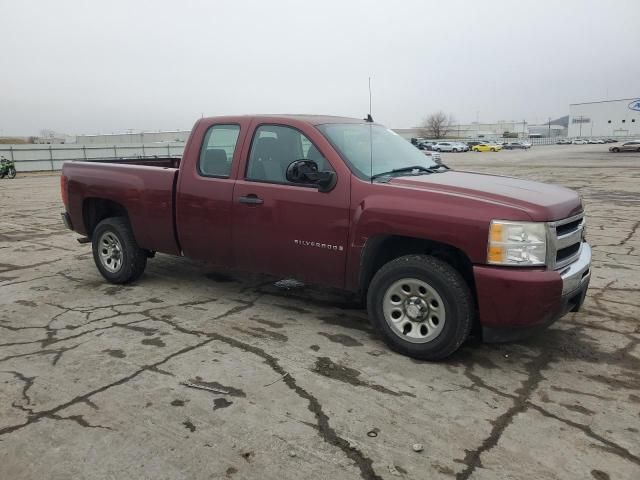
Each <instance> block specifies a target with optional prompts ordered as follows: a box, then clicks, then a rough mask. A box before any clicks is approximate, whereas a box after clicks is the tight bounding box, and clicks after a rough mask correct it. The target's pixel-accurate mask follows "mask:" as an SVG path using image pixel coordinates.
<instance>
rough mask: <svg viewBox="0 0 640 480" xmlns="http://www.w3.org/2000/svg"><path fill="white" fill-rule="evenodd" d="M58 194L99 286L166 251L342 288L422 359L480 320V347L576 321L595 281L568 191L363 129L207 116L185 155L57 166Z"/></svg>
mask: <svg viewBox="0 0 640 480" xmlns="http://www.w3.org/2000/svg"><path fill="white" fill-rule="evenodd" d="M60 186H61V194H62V202H63V205H64V212H63V213H62V218H63V220H64V223H65V225H66V226H67V227H68V228H70V229H72V230H74V231H76V232H78V233H79V234H80V235H82V236H83V237H84V239H83V240H82V241H83V242H84V241H91V243H92V251H93V259H94V262H95V264H96V266H97V268H98V271H99V272H100V273H101V274H102V276H103V277H104V278H105V279H106V280H107V281H108V282H111V283H115V284H124V283H129V282H133V281H135V280H138V279H140V277H141V276H142V275H143V272H144V270H145V267H146V264H147V261H148V260H149V259H151V258H153V257H154V254H155V253H156V252H159V253H164V254H170V255H179V256H185V257H189V258H192V259H194V260H199V261H202V262H207V263H208V264H210V265H213V266H217V268H220V269H224V270H229V269H231V270H240V271H247V272H259V273H261V274H267V275H270V276H273V277H276V278H296V279H299V280H301V281H304V282H306V283H309V284H314V283H315V284H322V285H325V286H328V287H333V288H339V289H342V290H346V291H349V292H353V293H355V294H356V295H357V296H359V297H360V298H362V299H366V304H367V309H368V314H369V317H370V319H371V321H372V324H373V325H374V327H375V328H376V329H377V330H378V331H379V332H380V335H381V337H382V338H383V339H384V340H385V341H386V342H387V344H388V345H389V346H390V347H391V348H393V349H394V350H397V351H398V352H400V353H402V354H405V355H409V356H412V357H415V358H421V359H431V360H434V359H441V358H444V357H447V356H448V355H450V354H451V353H453V352H454V351H456V350H457V349H458V348H459V347H460V345H462V343H463V342H464V341H465V339H466V338H467V336H468V335H469V333H470V332H471V329H472V327H475V326H476V321H477V322H478V327H481V329H482V335H483V339H484V340H486V341H491V340H501V341H505V340H508V339H515V338H518V337H522V336H523V335H526V334H527V333H529V332H531V331H533V330H536V329H540V328H544V327H546V326H547V325H549V324H551V323H552V322H553V321H555V320H556V319H558V318H560V317H562V316H563V315H565V314H566V313H568V312H569V311H572V312H575V311H578V310H579V309H580V307H581V305H582V303H583V301H584V297H585V295H586V292H587V288H588V285H589V279H590V274H591V269H590V263H591V248H590V246H589V245H588V244H587V243H585V242H584V239H583V232H584V223H585V221H584V210H583V205H582V202H581V199H580V197H579V196H578V194H577V193H576V192H574V191H573V190H569V189H567V188H562V187H558V186H555V185H548V184H543V183H538V182H533V181H529V180H518V179H515V178H510V177H503V176H492V175H488V174H476V173H471V172H464V171H455V170H451V169H449V168H448V167H445V166H444V165H437V164H436V163H434V162H430V161H429V159H428V158H426V156H425V155H424V154H422V153H420V152H419V151H418V150H417V149H416V148H415V147H413V146H412V145H411V144H410V143H409V142H407V141H406V140H404V139H403V138H402V137H400V136H398V135H397V134H395V133H394V132H392V131H391V130H388V129H387V128H385V127H383V126H382V125H379V124H375V123H370V122H367V121H366V120H358V119H345V118H340V117H325V116H315V115H314V116H304V115H285V116H283V115H274V116H268V115H261V116H251V115H247V116H227V117H215V118H202V119H199V120H198V121H197V122H196V124H195V126H194V128H193V130H192V132H191V135H190V137H189V140H188V141H187V143H186V146H185V150H184V154H183V156H182V158H170V157H166V158H162V157H159V158H154V159H131V160H129V159H119V160H108V161H102V162H87V161H79V162H73V161H71V162H65V163H64V165H63V167H62V175H61V178H60ZM178 265H179V264H178ZM174 268H180V267H179V266H177V267H175V266H174ZM169 273H170V272H169ZM138 288H140V289H145V286H144V283H140V286H139V287H138ZM505 293H507V294H505Z"/></svg>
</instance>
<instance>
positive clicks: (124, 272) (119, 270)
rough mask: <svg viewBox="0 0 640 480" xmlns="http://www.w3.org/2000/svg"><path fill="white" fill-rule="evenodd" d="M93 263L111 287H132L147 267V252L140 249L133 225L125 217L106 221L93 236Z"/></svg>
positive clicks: (97, 227)
mask: <svg viewBox="0 0 640 480" xmlns="http://www.w3.org/2000/svg"><path fill="white" fill-rule="evenodd" d="M92 247H93V260H94V262H95V263H96V267H98V270H99V271H100V273H101V274H102V276H103V277H104V278H105V279H107V280H108V281H109V282H111V283H116V284H121V283H130V282H133V281H135V280H137V279H138V278H140V276H141V275H142V273H143V272H144V269H145V267H146V266H147V251H146V250H144V249H142V248H140V247H139V246H138V244H137V243H136V240H135V238H134V236H133V232H132V230H131V226H130V225H129V221H128V220H127V219H126V218H124V217H111V218H105V219H104V220H102V221H101V222H100V223H98V225H97V226H96V228H95V230H94V231H93V235H92Z"/></svg>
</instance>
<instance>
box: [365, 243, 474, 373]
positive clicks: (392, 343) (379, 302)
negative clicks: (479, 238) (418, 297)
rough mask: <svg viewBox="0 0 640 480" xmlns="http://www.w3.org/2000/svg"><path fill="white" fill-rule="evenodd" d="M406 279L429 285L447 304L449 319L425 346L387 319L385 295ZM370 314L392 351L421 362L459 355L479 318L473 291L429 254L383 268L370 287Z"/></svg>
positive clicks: (444, 321)
mask: <svg viewBox="0 0 640 480" xmlns="http://www.w3.org/2000/svg"><path fill="white" fill-rule="evenodd" d="M402 279H417V280H418V281H421V282H424V283H426V284H427V285H428V286H429V287H431V288H432V289H433V290H435V292H437V294H438V295H439V296H440V298H441V299H442V302H443V304H444V312H445V314H446V317H445V319H444V320H443V326H442V327H441V328H442V329H441V330H440V332H439V333H438V334H437V336H435V338H433V339H431V340H429V341H427V342H425V343H412V342H410V341H407V340H405V339H403V338H401V337H400V334H399V333H396V332H395V331H394V330H393V329H392V327H391V326H390V325H389V323H388V322H387V320H386V319H385V315H384V297H385V294H387V291H388V290H389V289H391V288H392V286H393V285H394V284H396V282H398V281H400V280H402ZM403 288H404V287H403ZM391 298H393V297H391ZM403 308H404V307H403ZM367 311H368V314H369V318H370V320H371V323H372V324H373V326H374V327H375V328H376V329H377V330H378V331H379V332H380V333H381V334H382V337H383V339H384V341H385V343H386V344H387V345H388V346H389V347H390V348H391V349H393V350H395V351H396V352H399V353H401V354H403V355H407V356H409V357H413V358H417V359H420V360H441V359H443V358H446V357H448V356H449V355H451V354H452V353H453V352H455V351H456V350H457V349H458V348H460V345H462V343H463V342H464V341H465V340H466V338H467V337H468V335H469V332H470V331H471V327H472V325H473V320H474V316H475V307H474V302H473V297H472V295H471V291H470V290H469V287H468V285H467V284H466V282H465V281H464V279H463V278H462V276H461V275H460V273H459V272H458V271H457V270H455V269H454V268H453V267H452V266H450V265H449V264H448V263H446V262H444V261H442V260H439V259H437V258H435V257H431V256H429V255H406V256H403V257H399V258H396V259H395V260H392V261H390V262H389V263H387V264H386V265H384V266H383V267H382V268H380V270H378V271H377V272H376V274H375V275H374V277H373V279H372V280H371V284H370V285H369V291H368V293H367Z"/></svg>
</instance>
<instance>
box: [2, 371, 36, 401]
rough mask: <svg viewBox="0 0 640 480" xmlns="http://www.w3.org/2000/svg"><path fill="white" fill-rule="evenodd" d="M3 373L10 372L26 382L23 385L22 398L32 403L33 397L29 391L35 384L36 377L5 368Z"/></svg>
mask: <svg viewBox="0 0 640 480" xmlns="http://www.w3.org/2000/svg"><path fill="white" fill-rule="evenodd" d="M2 373H10V374H12V375H13V376H14V377H16V378H17V379H18V380H20V381H21V382H24V387H22V398H24V400H25V401H26V403H27V405H30V404H31V397H29V394H28V393H27V392H28V391H29V389H30V388H31V387H32V386H33V382H34V380H35V379H36V377H27V376H26V375H23V374H22V373H20V372H16V371H12V370H3V371H2Z"/></svg>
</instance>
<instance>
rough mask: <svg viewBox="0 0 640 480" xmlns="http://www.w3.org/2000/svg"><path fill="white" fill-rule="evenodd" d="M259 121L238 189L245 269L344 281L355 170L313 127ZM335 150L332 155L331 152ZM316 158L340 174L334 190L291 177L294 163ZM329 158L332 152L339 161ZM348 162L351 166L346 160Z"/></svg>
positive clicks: (240, 255)
mask: <svg viewBox="0 0 640 480" xmlns="http://www.w3.org/2000/svg"><path fill="white" fill-rule="evenodd" d="M303 129H305V127H304V125H300V126H298V127H297V128H296V127H294V126H290V125H277V124H269V123H261V124H259V123H257V122H256V124H255V125H254V128H253V135H252V140H251V142H250V144H249V143H248V142H247V148H246V149H245V152H244V155H245V162H244V171H243V172H242V171H241V172H239V173H238V180H237V182H236V185H235V189H234V192H233V234H232V238H233V249H234V258H235V263H236V264H237V265H238V267H239V268H240V269H243V270H247V271H258V272H262V273H267V274H271V275H277V276H287V277H294V278H297V279H299V280H302V281H306V282H311V283H318V284H325V285H331V286H335V287H342V286H343V284H344V272H345V264H346V255H347V239H348V230H349V178H348V175H344V172H336V169H335V168H334V165H335V163H336V160H337V159H336V156H337V154H336V153H335V151H333V149H331V148H330V147H329V144H328V142H326V140H324V138H323V137H321V135H320V133H319V132H317V130H315V129H314V128H313V127H311V126H307V128H306V132H305V131H303ZM332 156H333V158H332ZM300 159H309V160H314V161H315V162H316V163H317V164H318V166H319V170H333V171H334V172H336V173H337V175H338V180H337V184H336V186H335V187H334V188H333V190H331V191H329V192H326V193H322V192H319V191H318V188H317V187H314V186H309V185H298V184H294V183H290V182H288V181H287V179H286V169H287V166H288V165H289V164H290V163H291V162H293V161H295V160H300ZM330 159H332V160H333V162H334V163H333V164H332V163H331V161H330ZM343 167H344V166H343Z"/></svg>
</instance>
